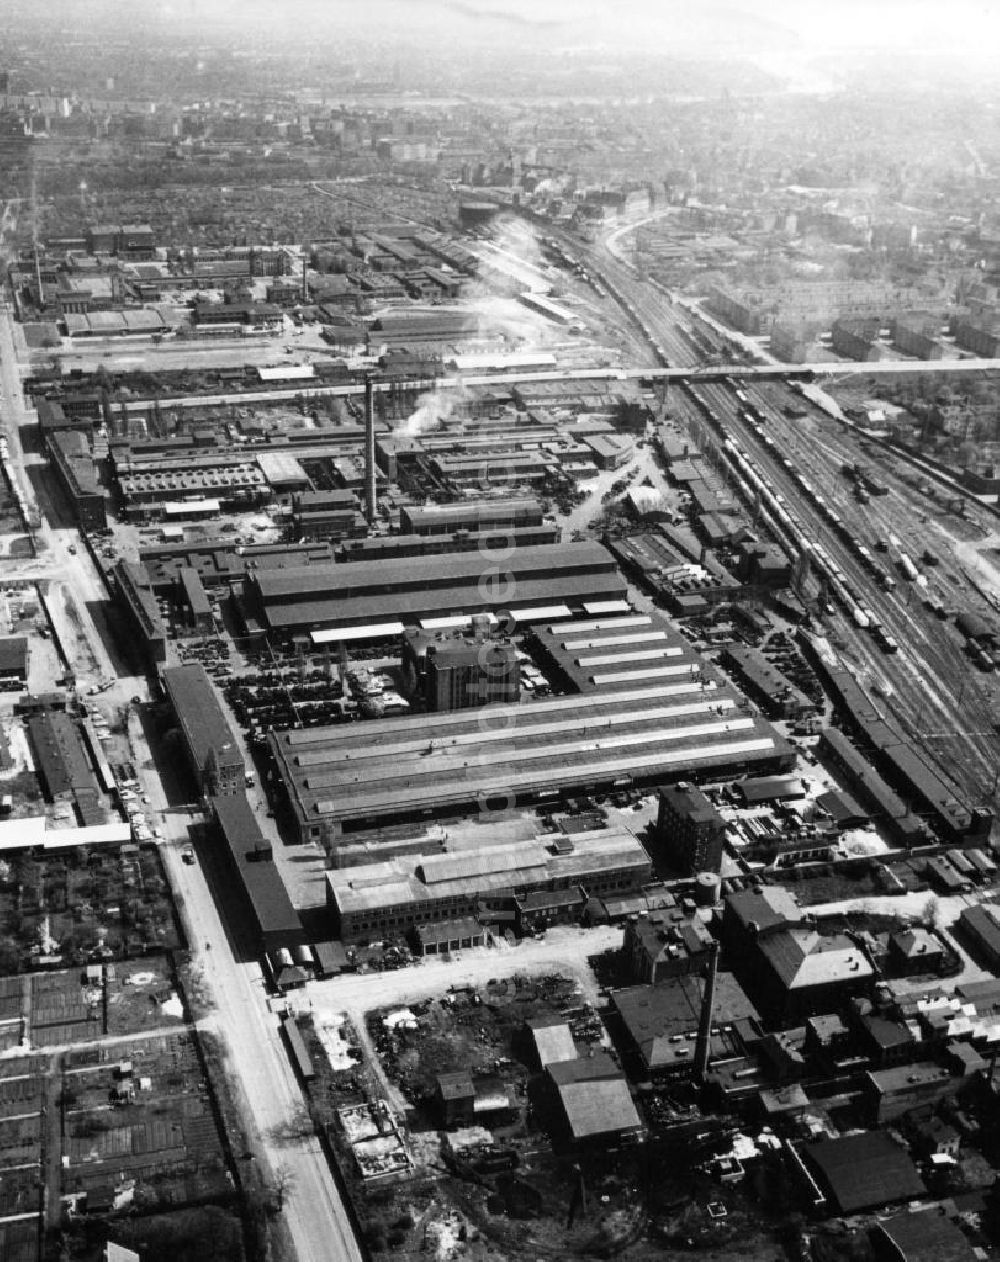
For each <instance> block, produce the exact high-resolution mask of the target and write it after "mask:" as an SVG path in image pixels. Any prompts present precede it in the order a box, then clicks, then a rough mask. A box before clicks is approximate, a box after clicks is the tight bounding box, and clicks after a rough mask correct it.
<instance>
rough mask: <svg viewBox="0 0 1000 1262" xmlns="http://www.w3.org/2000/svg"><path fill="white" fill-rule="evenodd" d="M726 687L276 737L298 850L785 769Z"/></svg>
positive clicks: (782, 753)
mask: <svg viewBox="0 0 1000 1262" xmlns="http://www.w3.org/2000/svg"><path fill="white" fill-rule="evenodd" d="M741 702H742V699H741V697H740V695H739V694H738V693H737V692H735V691H734V690H732V689H730V688H727V687H724V686H720V685H718V684H717V683H715V681H713V680H703V679H701V678H698V677H697V676H695V675H693V674H691V673H687V674H685V675H684V676H680V677H677V678H670V679H668V680H663V681H659V680H658V681H654V682H648V681H644V682H643V683H642V684H641V685H637V686H633V687H632V688H627V689H622V690H614V691H608V692H607V693H599V692H590V693H585V694H581V695H577V696H565V697H552V698H549V699H547V700H544V701H541V700H539V701H534V702H532V703H530V704H527V705H521V706H498V707H496V708H493V709H490V710H486V711H483V710H478V711H465V712H457V713H448V714H421V715H417V716H414V717H407V718H399V719H383V720H375V721H372V722H368V723H364V724H338V725H333V726H330V727H318V728H306V729H301V730H298V731H287V732H273V733H271V735H270V736H269V738H268V739H269V743H270V747H271V752H272V754H273V757H274V760H275V763H276V766H277V769H278V772H279V774H280V776H281V779H282V782H283V785H284V790H285V793H286V795H287V797H288V801H289V804H290V806H291V810H292V814H293V817H294V820H295V827H296V831H297V833H298V837H299V840H300V841H302V842H318V843H321V844H324V845H329V846H333V847H334V848H335V846H336V840H337V838H338V837H340V836H341V835H342V834H344V833H350V832H357V831H361V830H365V829H370V828H375V827H379V826H383V825H386V824H390V823H400V822H403V821H420V820H427V819H431V818H437V817H440V816H447V815H459V814H465V813H467V812H468V811H469V810H470V809H471V810H475V809H489V810H496V809H501V808H504V807H507V806H512V805H514V804H515V803H519V802H529V801H533V800H537V799H538V798H540V797H542V798H544V797H555V796H558V795H560V794H565V793H572V792H578V791H588V790H591V789H599V788H602V787H611V786H615V785H625V784H631V783H633V782H635V783H644V784H658V783H662V782H664V781H670V780H677V779H681V778H688V779H698V778H704V777H706V776H708V775H715V776H718V775H725V774H735V773H737V772H744V771H749V770H753V771H755V772H763V771H783V770H788V769H790V768H791V766H792V765H793V762H794V753H793V751H792V749H791V747H790V746H789V745H788V743H787V742H786V741H785V740H784V739H783V738H782V737H781V736H780V735H779V734H778V733H777V732H776V731H775V729H774V728H773V727H772V726H771V725H770V724H769V723H768V722H767V721H766V720H764V719H762V718H760V717H758V716H756V715H753V714H748V713H745V711H744V709H743V707H742V704H741Z"/></svg>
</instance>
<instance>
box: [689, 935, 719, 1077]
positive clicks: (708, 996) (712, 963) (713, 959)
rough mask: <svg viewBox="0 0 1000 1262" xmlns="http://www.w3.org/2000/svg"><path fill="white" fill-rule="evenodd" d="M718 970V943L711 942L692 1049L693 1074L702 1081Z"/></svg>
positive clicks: (708, 1045)
mask: <svg viewBox="0 0 1000 1262" xmlns="http://www.w3.org/2000/svg"><path fill="white" fill-rule="evenodd" d="M718 971H719V944H718V942H716V941H714V940H713V942H712V945H711V946H710V947H709V951H708V967H707V968H706V970H705V993H704V995H703V996H702V1000H701V1019H700V1020H699V1022H698V1042H697V1043H696V1044H695V1050H694V1076H695V1079H696V1081H698V1082H704V1081H705V1075H706V1074H707V1073H708V1062H709V1058H710V1056H711V1052H712V1016H713V1013H714V1009H715V976H716V974H717V973H718Z"/></svg>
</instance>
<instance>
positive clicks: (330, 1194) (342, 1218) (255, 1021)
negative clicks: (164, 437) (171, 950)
mask: <svg viewBox="0 0 1000 1262" xmlns="http://www.w3.org/2000/svg"><path fill="white" fill-rule="evenodd" d="M0 401H2V421H3V428H4V432H5V434H6V436H7V439H8V444H9V450H10V455H11V459H12V461H13V462H14V464H15V470H16V474H15V476H17V477H18V480H19V481H21V480H23V488H24V491H25V494H26V496H27V497H28V499H29V503H31V504H34V503H35V498H36V497H35V490H34V484H33V483H32V482H31V479H30V478H29V477H28V469H29V468H30V467H31V466H32V465H33V464H36V463H37V464H44V458H43V457H41V456H26V455H25V453H24V451H23V450H22V448H21V444H20V439H19V432H18V431H19V427H20V426H21V425H23V424H26V423H29V414H28V413H27V411H26V409H25V406H24V400H23V396H22V394H21V387H20V378H19V373H18V366H17V361H16V352H15V347H14V339H13V333H12V328H11V319H10V312H9V311H8V310H3V311H2V312H0ZM38 508H39V509H40V510H41V513H42V518H43V520H42V524H41V526H40V528H39V531H38V537H39V539H40V540H41V541H42V543H43V555H42V557H40V558H38V559H37V560H33V561H30V562H28V564H27V565H26V566H25V570H24V572H25V573H37V574H38V575H39V577H42V576H44V577H45V578H47V579H50V580H52V581H53V582H55V583H57V584H58V585H59V586H60V587H61V588H62V589H63V590H64V592H65V593H66V594H68V595H69V596H70V597H71V599H72V602H73V605H74V607H75V609H76V612H77V615H78V617H79V625H78V627H77V628H76V633H77V635H78V636H82V637H83V638H84V639H85V640H86V643H87V646H88V648H89V650H90V653H91V654H92V655H93V658H94V660H95V663H96V665H97V668H98V671H99V673H101V674H103V675H106V676H110V677H115V676H116V675H117V676H118V677H117V680H116V683H115V686H114V688H113V689H111V690H109V691H108V692H106V693H103V694H101V696H100V699H99V700H100V703H101V705H102V707H106V706H108V705H113V704H116V703H118V702H119V701H127V700H128V699H129V698H130V697H131V696H133V695H138V696H139V697H140V698H141V699H142V700H146V699H147V698H148V696H149V688H148V681H147V680H146V678H145V676H141V675H139V676H135V675H131V676H130V675H122V674H121V673H119V672H117V671H116V663H115V662H114V661H113V660H112V653H111V651H109V646H108V645H107V644H105V642H104V641H103V640H102V637H101V635H100V633H99V631H98V628H97V625H96V624H95V622H94V619H93V617H92V615H91V608H93V607H97V606H99V605H100V604H101V603H102V602H104V601H106V600H107V592H106V589H105V588H104V584H103V579H102V578H101V576H100V575H99V574H98V572H97V570H96V568H95V566H94V565H93V562H92V561H91V558H90V556H89V554H88V553H87V550H86V548H85V546H84V544H83V541H82V539H81V538H80V536H79V533H78V531H77V530H76V529H75V528H72V527H67V526H61V525H57V524H54V523H56V522H58V520H59V516H58V514H57V513H56V512H55V506H54V505H52V504H51V503H49V502H48V500H47V498H46V495H45V492H44V490H43V491H42V495H41V502H40V503H39V504H38ZM71 546H72V547H73V548H75V549H76V551H75V552H73V553H71V552H70V551H69V549H70V547H71ZM85 682H86V681H85ZM129 736H130V739H131V742H132V746H133V750H134V754H135V762H136V765H137V768H138V771H139V778H140V780H141V783H142V790H143V792H144V793H145V794H146V795H147V796H148V798H149V807H148V811H149V814H150V815H151V816H152V815H154V814H156V815H160V816H161V822H162V827H163V830H164V832H165V833H166V834H167V836H166V838H165V841H164V844H163V846H162V853H163V857H164V864H165V867H166V870H167V875H168V877H169V879H170V884H171V888H172V889H173V890H174V891H175V893H176V894H178V895H179V896H180V900H181V904H182V917H183V919H184V921H185V929H186V931H187V934H188V938H189V942H190V944H191V946H192V952H193V956H194V960H195V963H196V966H200V971H201V974H202V978H203V984H204V988H205V990H206V991H207V992H208V996H209V998H210V999H211V1001H212V1004H213V1007H212V1010H211V1013H210V1015H209V1016H208V1017H206V1018H204V1019H203V1021H202V1022H201V1025H202V1027H203V1028H207V1029H213V1030H214V1031H216V1032H217V1033H218V1034H219V1035H220V1036H221V1038H222V1039H223V1041H224V1043H225V1045H226V1048H227V1050H228V1054H229V1063H230V1068H231V1071H232V1074H233V1078H234V1079H235V1080H236V1083H237V1085H238V1088H239V1089H240V1090H241V1091H242V1094H243V1097H244V1100H245V1102H246V1106H247V1108H246V1111H247V1112H248V1113H249V1119H248V1120H250V1121H251V1122H252V1124H253V1125H254V1126H256V1128H257V1130H258V1132H259V1135H260V1154H261V1156H262V1158H263V1161H264V1163H265V1166H266V1168H268V1169H269V1170H271V1171H272V1172H277V1171H287V1172H288V1174H289V1175H290V1184H289V1191H288V1193H287V1195H286V1197H285V1203H284V1213H285V1218H286V1221H287V1223H288V1227H289V1230H290V1232H291V1236H292V1240H293V1243H294V1246H295V1251H296V1256H297V1258H298V1262H356V1260H358V1262H360V1256H361V1255H360V1251H359V1249H358V1246H357V1242H356V1240H355V1238H354V1234H353V1232H352V1230H351V1225H350V1222H349V1220H348V1217H347V1212H346V1209H345V1207H344V1204H343V1202H342V1201H341V1199H340V1196H339V1193H338V1191H337V1187H336V1184H335V1182H334V1179H333V1176H332V1174H331V1172H330V1169H329V1166H328V1164H327V1161H326V1157H325V1155H324V1153H323V1151H322V1149H321V1147H320V1144H319V1141H318V1139H316V1138H315V1137H314V1136H312V1135H308V1136H303V1137H298V1138H296V1137H289V1136H288V1134H287V1130H288V1127H289V1125H290V1124H294V1123H295V1121H296V1119H298V1118H299V1117H300V1116H301V1114H302V1106H303V1096H302V1093H301V1091H300V1089H299V1086H298V1083H297V1081H296V1079H295V1075H294V1071H293V1069H292V1066H291V1063H290V1061H289V1059H288V1056H287V1054H286V1052H285V1050H284V1047H283V1046H282V1043H281V1039H280V1034H279V1029H278V1022H277V1018H276V1017H275V1016H274V1015H272V1014H271V1012H270V1011H269V1009H268V1004H267V997H266V995H265V993H264V990H263V987H262V985H261V983H260V980H259V978H260V971H259V968H257V969H255V967H254V966H253V965H249V964H240V963H238V962H237V961H236V959H235V958H234V955H233V952H232V949H231V946H230V943H229V939H228V937H227V935H226V932H225V930H224V928H223V925H222V922H221V920H220V918H219V913H218V911H217V909H216V906H215V902H214V900H213V898H212V895H211V892H210V890H209V887H208V883H207V881H206V878H205V874H204V873H203V872H202V870H201V868H200V867H198V866H194V867H189V866H188V865H186V864H184V863H183V861H182V859H181V850H182V849H183V848H184V846H185V845H186V843H187V840H188V834H187V825H188V819H187V817H184V816H180V815H177V814H166V815H164V814H163V810H164V808H165V807H166V805H167V802H166V797H165V794H164V791H163V785H162V783H161V781H160V778H159V775H158V774H157V772H156V770H155V768H154V767H153V765H152V759H151V757H150V751H149V748H148V746H147V744H146V741H145V738H144V736H143V733H142V729H141V725H140V723H139V721H138V718H137V716H136V715H135V713H134V711H133V712H131V713H130V717H129Z"/></svg>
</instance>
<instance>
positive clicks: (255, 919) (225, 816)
mask: <svg viewBox="0 0 1000 1262" xmlns="http://www.w3.org/2000/svg"><path fill="white" fill-rule="evenodd" d="M209 806H210V808H211V816H212V821H213V823H214V824H215V828H216V832H217V835H218V837H219V840H220V841H221V842H222V844H223V846H224V848H225V859H226V862H227V865H228V868H229V871H230V873H231V874H232V875H233V876H234V877H235V879H236V884H237V887H238V897H239V898H240V901H241V903H242V905H243V910H244V911H245V912H246V913H247V914H248V915H249V917H250V923H251V927H252V931H253V933H254V936H255V938H256V942H257V946H258V947H259V949H260V950H261V951H276V950H279V949H280V948H281V947H293V946H299V945H301V944H302V942H303V941H304V933H303V929H302V922H301V920H300V919H299V915H298V912H296V910H295V908H294V907H293V906H292V902H291V899H290V898H289V897H288V891H287V890H286V888H285V883H284V881H283V880H282V879H281V873H280V872H279V871H278V869H277V868H276V867H275V865H274V861H273V857H272V853H271V843H270V842H269V841H267V839H266V838H265V837H264V835H263V833H262V832H261V831H260V826H259V824H258V823H257V820H256V817H255V816H254V813H253V810H252V809H251V807H250V803H249V802H248V801H247V798H246V794H245V793H231V794H227V795H225V796H222V797H213V798H211V800H210V802H209ZM226 889H228V887H226Z"/></svg>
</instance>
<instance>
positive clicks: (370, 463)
mask: <svg viewBox="0 0 1000 1262" xmlns="http://www.w3.org/2000/svg"><path fill="white" fill-rule="evenodd" d="M377 516H378V498H377V495H376V491H375V387H374V385H373V383H372V379H371V377H366V378H365V517H366V518H367V519H368V525H369V526H371V525H372V524H373V523H374V521H375V518H376V517H377Z"/></svg>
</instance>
